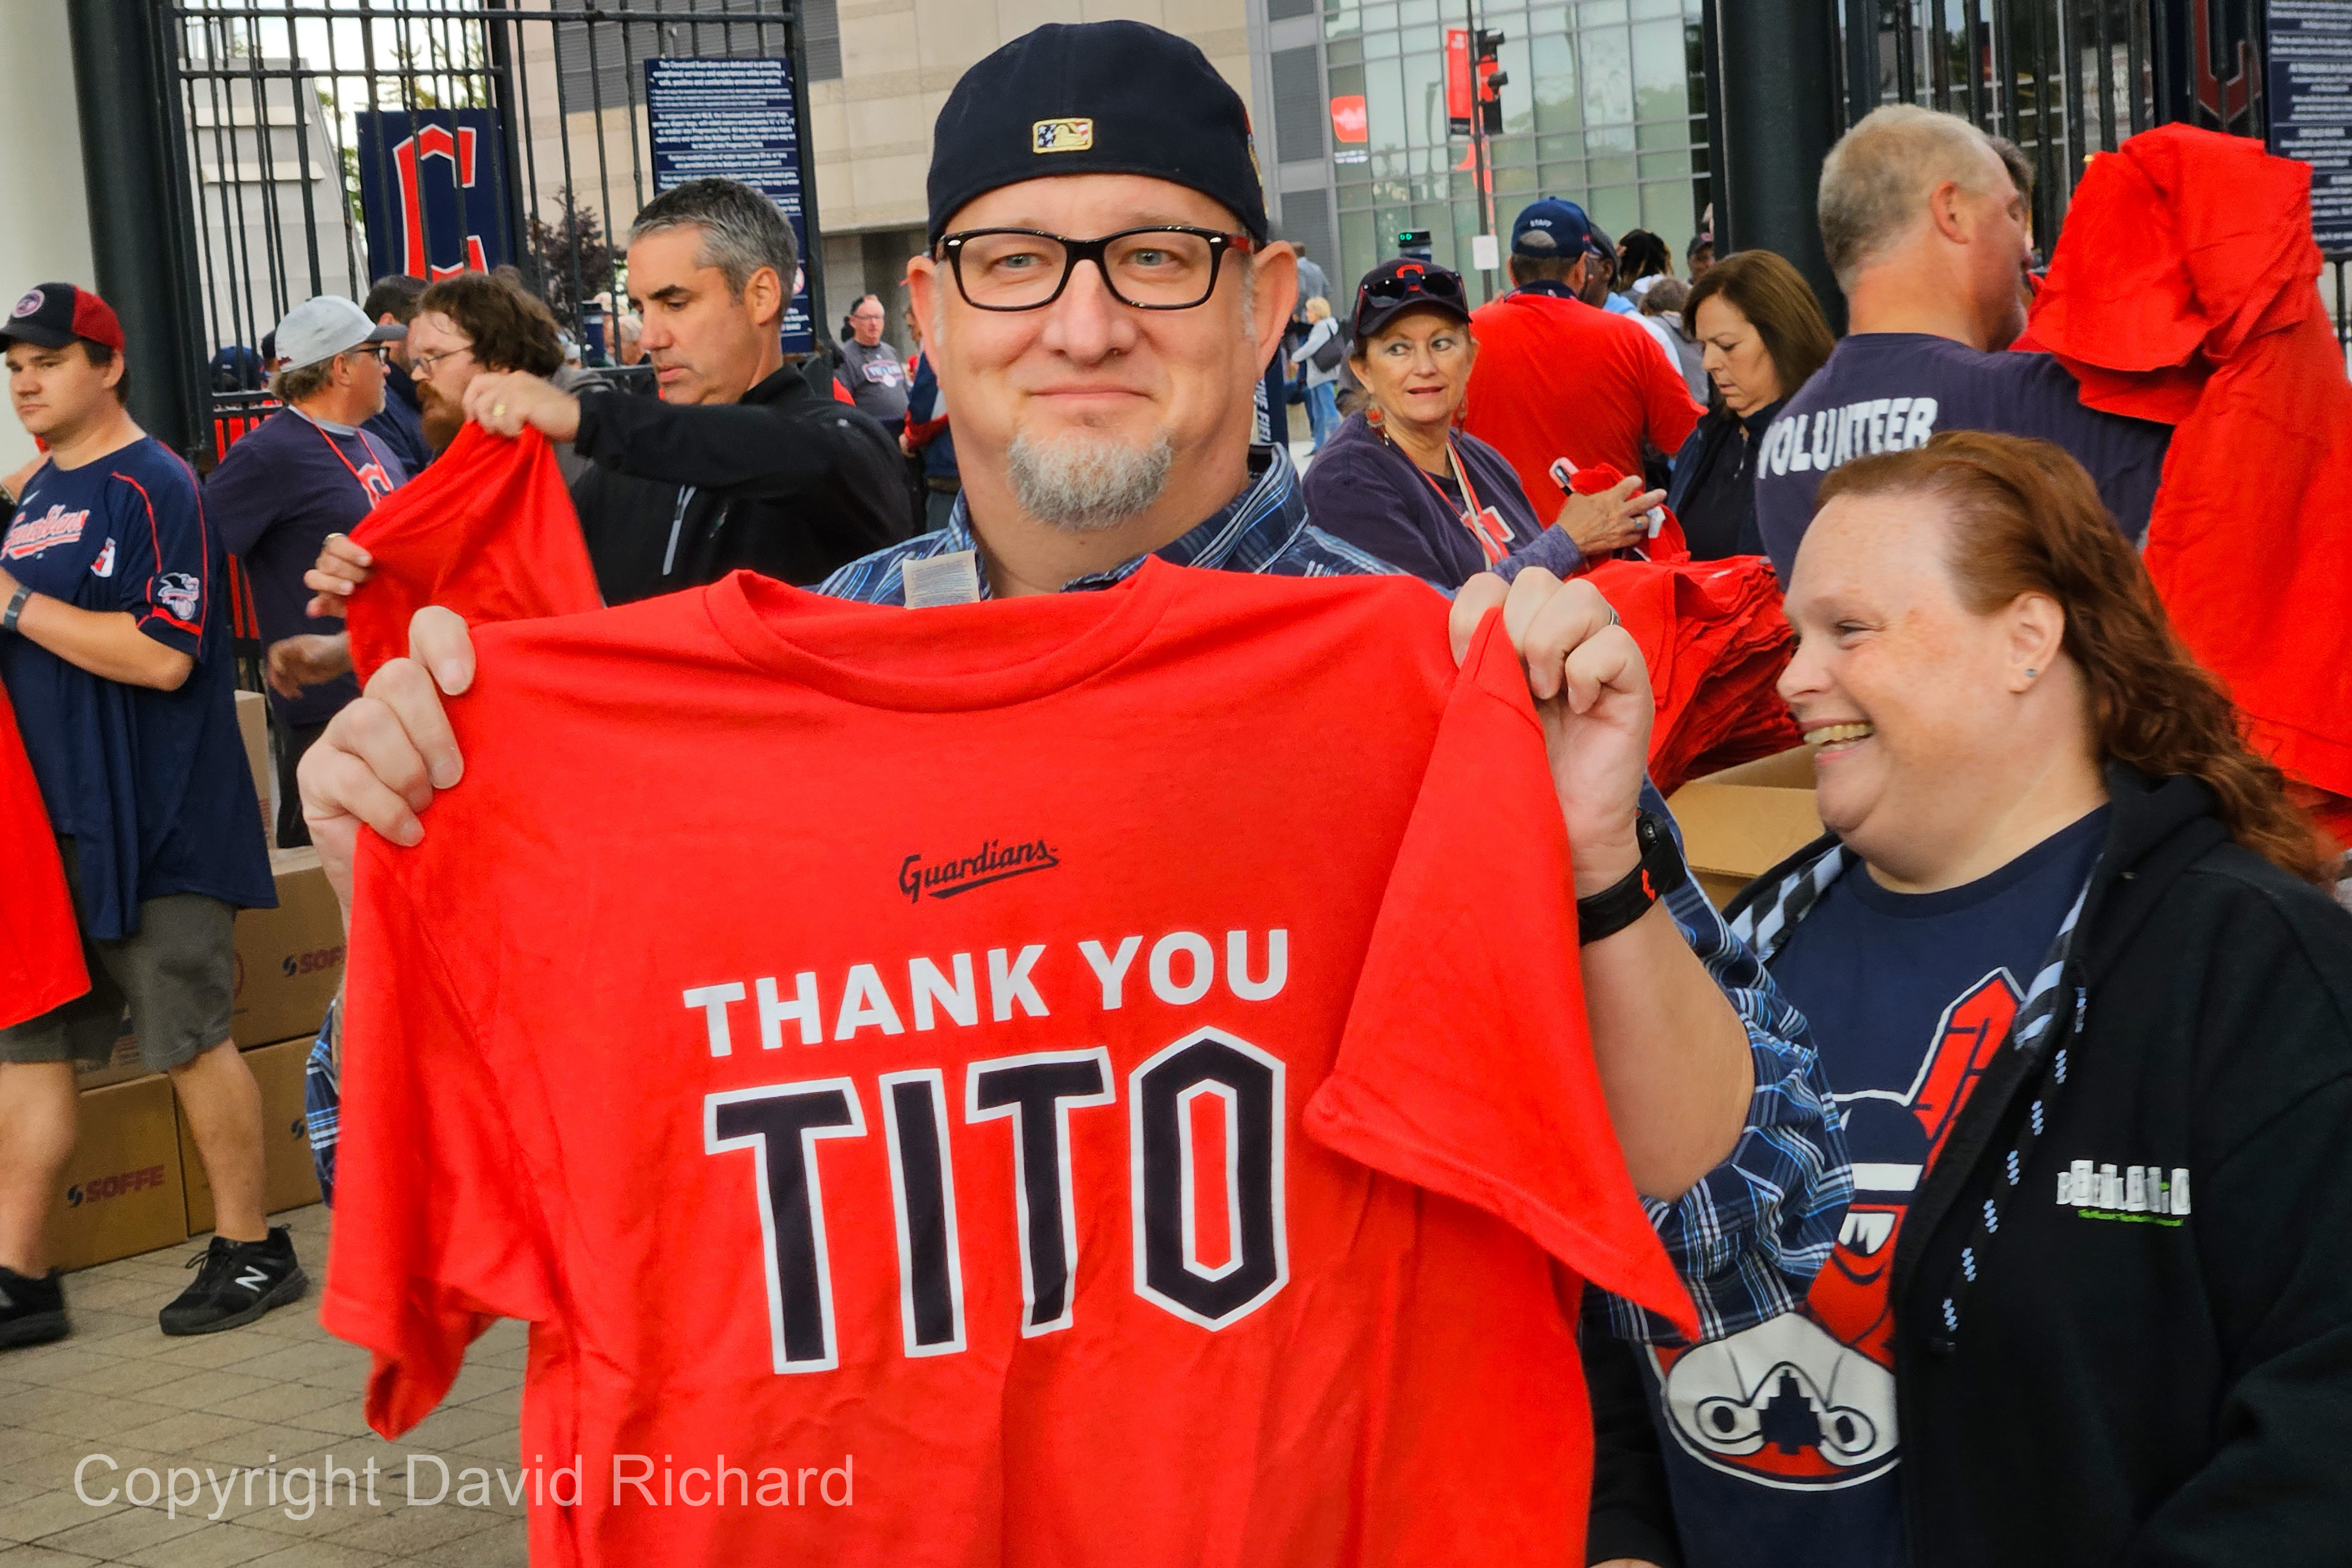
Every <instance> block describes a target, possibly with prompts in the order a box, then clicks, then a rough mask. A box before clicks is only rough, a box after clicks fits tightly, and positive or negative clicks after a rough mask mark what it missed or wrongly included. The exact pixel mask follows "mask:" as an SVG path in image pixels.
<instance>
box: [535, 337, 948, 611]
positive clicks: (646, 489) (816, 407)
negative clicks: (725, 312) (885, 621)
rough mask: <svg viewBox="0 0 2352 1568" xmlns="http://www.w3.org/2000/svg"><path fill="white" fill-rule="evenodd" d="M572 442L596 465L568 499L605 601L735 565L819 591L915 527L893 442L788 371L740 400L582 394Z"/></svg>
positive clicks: (693, 581)
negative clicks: (834, 575) (681, 402)
mask: <svg viewBox="0 0 2352 1568" xmlns="http://www.w3.org/2000/svg"><path fill="white" fill-rule="evenodd" d="M572 446H573V449H574V450H576V451H577V452H579V453H580V454H581V455H583V456H584V457H587V458H588V459H589V460H590V461H591V462H593V464H594V465H595V466H593V467H592V468H591V469H589V470H588V472H586V473H585V474H583V475H582V476H580V477H579V479H578V480H576V481H575V482H574V483H573V484H572V506H573V507H575V508H577V509H578V511H579V513H580V531H581V532H582V533H583V535H585V536H586V537H587V540H588V559H589V560H590V561H591V562H592V563H593V565H594V567H595V569H596V586H597V587H598V588H600V589H601V590H603V591H604V602H605V603H607V604H626V603H628V602H629V601H632V600H637V599H647V598H651V597H652V596H653V595H655V594H656V593H668V592H671V591H674V590H677V589H681V588H693V587H697V586H699V585H700V584H703V583H708V582H716V581H718V580H719V579H720V578H722V577H724V576H726V575H727V574H728V573H729V572H730V571H733V570H736V569H737V568H739V567H741V568H747V569H749V570H752V571H756V572H759V573H761V574H762V575H763V576H767V577H772V578H777V579H780V580H782V581H785V582H791V583H798V584H802V585H807V584H811V583H815V582H819V581H822V580H824V578H825V577H826V576H827V575H828V574H830V573H831V572H832V571H833V570H834V569H835V568H836V567H839V566H842V565H844V564H845V563H847V562H849V561H853V560H856V559H857V558H858V557H859V556H862V555H866V554H869V553H871V552H872V551H874V550H877V549H881V548H882V547H883V546H885V545H888V544H895V543H897V542H898V540H900V539H903V538H907V537H908V534H909V533H910V532H911V531H912V529H913V528H914V521H915V512H914V497H913V494H912V491H911V490H910V489H909V487H908V483H907V460H906V459H905V457H903V456H902V455H900V454H899V451H898V442H897V440H896V439H895V438H894V437H892V436H891V435H890V434H889V433H888V432H887V431H885V430H884V429H883V428H882V427H881V426H880V425H878V424H877V423H874V421H873V420H871V419H870V418H868V417H866V415H865V414H862V413H858V412H857V411H856V409H854V408H852V407H850V406H849V405H848V404H847V403H843V402H833V401H832V400H830V399H821V398H818V397H817V396H816V395H815V394H814V393H813V392H810V391H809V386H808V382H806V381H805V380H804V379H803V377H802V375H801V372H800V371H799V370H798V369H796V368H795V367H793V366H791V365H786V366H785V367H784V368H783V369H782V370H780V371H776V373H775V374H773V375H772V376H769V377H768V378H767V379H766V380H764V381H762V382H760V383H759V384H758V385H757V386H755V387H753V388H752V389H751V391H750V392H745V393H744V394H743V397H742V401H740V402H732V403H722V404H710V405H690V406H684V407H681V406H677V405H675V404H672V403H667V402H661V401H660V400H659V399H657V398H644V397H593V398H585V399H583V400H582V402H581V404H580V433H579V434H578V435H577V436H576V437H575V438H574V439H573V441H572Z"/></svg>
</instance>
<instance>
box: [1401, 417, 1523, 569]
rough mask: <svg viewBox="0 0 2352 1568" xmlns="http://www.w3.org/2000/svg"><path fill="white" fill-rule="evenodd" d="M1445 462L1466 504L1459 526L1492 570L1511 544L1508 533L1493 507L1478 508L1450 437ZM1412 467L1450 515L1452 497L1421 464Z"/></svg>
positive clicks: (1446, 440) (1475, 492)
mask: <svg viewBox="0 0 2352 1568" xmlns="http://www.w3.org/2000/svg"><path fill="white" fill-rule="evenodd" d="M1445 460H1446V461H1447V462H1448V463H1450V464H1452V465H1454V483H1455V484H1457V485H1459V486H1462V499H1463V500H1464V501H1465V502H1467V503H1468V506H1467V507H1465V510H1464V511H1463V513H1462V515H1461V520H1462V526H1463V527H1464V528H1468V529H1469V530H1470V537H1471V538H1474V539H1476V540H1477V541H1478V549H1479V550H1480V551H1481V552H1482V553H1484V554H1485V556H1486V564H1487V565H1488V566H1492V565H1494V564H1495V563H1496V561H1498V560H1500V559H1503V557H1504V555H1505V554H1506V553H1507V549H1506V547H1507V545H1508V544H1509V543H1510V539H1511V535H1510V530H1509V529H1508V528H1506V527H1504V525H1503V518H1502V515H1501V514H1500V513H1498V512H1496V510H1495V508H1494V507H1482V506H1480V505H1479V504H1478V492H1477V491H1475V490H1474V489H1472V488H1471V487H1470V475H1469V472H1468V471H1467V470H1466V469H1465V468H1464V467H1463V466H1462V455H1461V454H1460V453H1459V452H1457V451H1455V450H1454V437H1452V436H1451V435H1448V436H1447V437H1446V438H1445ZM1412 467H1413V472H1414V473H1416V474H1419V475H1420V476H1422V477H1423V479H1428V480H1429V487H1430V488H1431V489H1433V490H1434V491H1436V492H1437V495H1438V498H1439V499H1440V500H1442V501H1444V503H1445V506H1446V509H1447V510H1448V511H1451V510H1452V509H1453V507H1454V497H1451V496H1448V495H1447V494H1446V493H1445V486H1443V485H1441V484H1439V483H1438V482H1437V481H1436V480H1435V479H1433V478H1430V475H1429V471H1428V470H1427V469H1425V468H1423V467H1422V465H1420V464H1418V463H1415V464H1414V465H1412Z"/></svg>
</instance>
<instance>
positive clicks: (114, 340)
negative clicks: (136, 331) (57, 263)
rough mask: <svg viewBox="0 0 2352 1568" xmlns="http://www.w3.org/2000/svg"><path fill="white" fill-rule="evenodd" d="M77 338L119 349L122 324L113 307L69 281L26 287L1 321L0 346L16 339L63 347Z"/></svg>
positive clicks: (118, 351) (46, 346)
mask: <svg viewBox="0 0 2352 1568" xmlns="http://www.w3.org/2000/svg"><path fill="white" fill-rule="evenodd" d="M76 338H86V339H88V340H89V341H91V342H93V343H101V344H104V345H105V346H106V347H107V348H110V349H111V350H114V351H115V352H116V353H118V354H119V353H121V352H122V323H121V321H119V320H117V319H115V315H114V307H113V306H111V305H109V304H108V303H107V302H106V301H105V300H103V299H100V298H99V297H98V296H97V295H95V294H92V293H91V292H90V291H89V289H87V288H76V287H74V286H73V285H72V284H70V283H44V284H42V285H40V286H39V287H37V288H31V289H27V290H26V293H25V296H24V298H21V299H19V300H17V301H16V304H15V305H13V306H11V307H10V308H9V310H8V319H7V320H6V321H5V322H0V349H5V348H6V347H7V346H8V345H9V344H11V343H16V342H26V343H35V344H38V345H39V346H40V347H42V348H44V349H62V348H64V347H65V346H66V345H67V344H68V343H70V342H72V341H73V340H75V339H76Z"/></svg>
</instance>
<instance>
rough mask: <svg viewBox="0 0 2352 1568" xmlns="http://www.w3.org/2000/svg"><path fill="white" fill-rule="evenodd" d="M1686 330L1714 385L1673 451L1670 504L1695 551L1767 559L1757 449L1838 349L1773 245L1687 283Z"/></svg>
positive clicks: (1808, 293)
mask: <svg viewBox="0 0 2352 1568" xmlns="http://www.w3.org/2000/svg"><path fill="white" fill-rule="evenodd" d="M1682 320H1683V335H1684V336H1685V338H1687V339H1689V340H1691V341H1692V342H1695V343H1696V344H1698V345H1699V354H1700V358H1699V362H1700V365H1701V366H1702V367H1703V368H1704V369H1705V370H1706V374H1707V379H1708V380H1709V381H1711V382H1714V383H1715V390H1714V392H1713V395H1712V396H1711V397H1710V398H1709V399H1708V401H1707V411H1706V418H1704V419H1702V420H1700V421H1699V422H1698V425H1697V428H1696V429H1694V430H1693V431H1692V432H1691V434H1690V439H1689V440H1687V441H1685V442H1684V443H1683V446H1682V450H1681V451H1680V452H1678V453H1676V454H1675V476H1674V483H1673V484H1672V485H1671V486H1668V488H1667V492H1666V505H1667V506H1669V507H1673V508H1674V512H1675V517H1677V518H1679V519H1680V520H1681V522H1682V525H1683V534H1684V537H1685V538H1688V539H1689V540H1690V547H1691V555H1692V557H1693V558H1694V559H1698V560H1720V559H1722V558H1723V557H1725V556H1728V555H1761V554H1763V553H1764V538H1763V535H1762V534H1760V533H1759V532H1758V531H1757V528H1756V462H1755V454H1756V452H1757V450H1758V448H1759V444H1761V443H1762V441H1763V439H1764V432H1765V431H1766V430H1767V429H1768V428H1769V427H1770V425H1771V423H1772V420H1773V417H1774V416H1775V415H1776V414H1778V413H1780V408H1781V405H1782V404H1784V403H1786V402H1788V401H1789V399H1790V396H1791V395H1792V394H1794V393H1795V392H1796V390H1797V389H1798V388H1799V387H1801V386H1803V385H1804V384H1805V382H1807V381H1808V380H1810V379H1811V376H1812V373H1813V372H1814V371H1818V370H1820V369H1821V368H1822V363H1823V361H1826V360H1828V358H1829V357H1830V350H1832V349H1833V348H1835V347H1836V343H1835V341H1834V340H1832V338H1831V337H1830V324H1829V321H1828V320H1827V319H1826V318H1824V317H1823V316H1822V305H1821V301H1820V300H1818V299H1816V298H1813V290H1812V287H1811V285H1810V284H1808V283H1806V281H1805V279H1804V277H1803V275H1802V274H1801V273H1800V272H1798V270H1797V269H1796V268H1795V267H1791V266H1790V265H1789V264H1788V263H1787V262H1785V261H1783V260H1781V259H1780V257H1779V256H1775V255H1773V254H1772V253H1771V252H1770V251H1769V250H1743V251H1737V252H1735V253H1733V254H1732V255H1730V256H1726V257H1724V258H1723V259H1722V260H1721V261H1719V262H1717V263H1716V264H1715V265H1714V266H1713V267H1709V268H1708V269H1707V273H1706V277H1702V278H1700V279H1699V280H1698V281H1697V282H1696V283H1694V284H1692V285H1691V288H1690V296H1689V298H1687V299H1685V301H1684V303H1683V309H1682Z"/></svg>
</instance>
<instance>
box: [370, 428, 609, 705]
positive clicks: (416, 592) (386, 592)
mask: <svg viewBox="0 0 2352 1568" xmlns="http://www.w3.org/2000/svg"><path fill="white" fill-rule="evenodd" d="M352 540H353V541H354V542H356V543H358V544H360V545H361V546H362V547H364V548H365V549H367V551H368V553H369V554H370V555H372V556H373V557H374V558H375V567H374V570H373V575H371V576H370V577H369V579H368V580H367V584H366V586H364V587H362V589H361V590H360V591H358V592H356V593H354V594H352V597H351V599H350V601H348V604H347V606H346V608H345V611H344V624H345V626H346V627H347V628H349V630H350V632H351V635H352V667H353V668H354V669H355V670H357V672H358V673H359V678H360V684H361V685H366V684H367V679H368V677H369V676H370V675H373V674H375V671H376V666H377V665H379V664H383V662H384V661H385V660H386V659H392V658H397V657H399V656H400V655H401V654H403V653H406V652H407V651H408V622H409V618H410V617H411V616H413V615H415V613H416V612H418V611H419V610H422V609H423V608H424V607H425V606H426V605H428V604H439V605H444V606H446V607H447V608H448V609H451V610H454V611H456V612H457V613H458V614H460V615H462V616H464V617H465V618H466V620H467V622H468V623H470V624H474V625H479V624H482V623H484V622H492V621H532V620H538V619H540V618H541V617H542V616H548V615H572V614H576V613H578V612H582V611H587V610H597V609H601V608H603V606H604V597H603V595H602V594H600V593H599V592H598V591H597V590H596V573H595V571H594V570H593V568H592V567H591V566H590V565H589V564H588V546H587V543H586V542H585V541H584V540H583V538H581V537H580V517H579V515H578V514H577V513H576V512H574V511H573V510H572V494H571V492H570V491H568V490H566V489H565V488H564V486H563V475H562V471H561V470H559V469H558V468H557V467H556V465H555V452H554V449H553V448H551V446H549V445H548V443H547V437H546V436H544V435H541V434H540V433H539V432H538V431H536V430H531V429H528V428H527V429H525V430H524V431H523V433H522V434H521V435H520V436H519V437H517V438H515V439H514V440H511V441H509V440H507V439H506V438H504V437H502V436H497V435H492V434H490V433H489V432H488V431H486V430H484V429H483V428H482V427H481V426H480V425H478V424H475V423H472V422H470V421H468V422H467V424H466V426H465V427H464V428H463V429H462V430H460V431H459V432H458V433H457V440H455V441H453V442H451V443H450V444H449V450H448V451H446V452H445V453H443V454H442V455H441V456H440V458H439V460H438V461H436V463H435V464H434V465H432V466H431V467H429V468H427V469H425V472H424V473H423V474H420V475H419V476H416V477H415V479H413V480H411V481H409V483H407V484H406V485H404V486H401V487H400V488H399V489H397V490H394V492H393V493H392V495H391V497H389V498H388V499H386V500H385V502H384V503H383V505H382V506H380V507H377V508H376V509H375V510H374V511H373V512H371V513H369V514H368V516H367V518H366V520H364V521H363V522H362V523H361V524H360V525H359V527H357V528H353V529H352Z"/></svg>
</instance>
